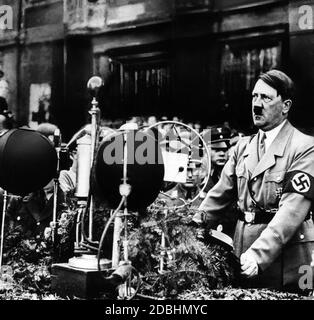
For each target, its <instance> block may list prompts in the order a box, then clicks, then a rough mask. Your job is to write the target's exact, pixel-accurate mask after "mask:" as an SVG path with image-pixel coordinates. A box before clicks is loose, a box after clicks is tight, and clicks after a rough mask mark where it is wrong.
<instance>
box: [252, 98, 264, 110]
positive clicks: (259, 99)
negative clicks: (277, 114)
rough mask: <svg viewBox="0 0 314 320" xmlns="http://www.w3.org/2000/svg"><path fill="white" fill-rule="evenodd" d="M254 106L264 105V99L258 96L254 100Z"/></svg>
mask: <svg viewBox="0 0 314 320" xmlns="http://www.w3.org/2000/svg"><path fill="white" fill-rule="evenodd" d="M253 106H256V107H262V106H263V103H262V99H261V97H260V96H257V97H256V98H255V99H254V101H253Z"/></svg>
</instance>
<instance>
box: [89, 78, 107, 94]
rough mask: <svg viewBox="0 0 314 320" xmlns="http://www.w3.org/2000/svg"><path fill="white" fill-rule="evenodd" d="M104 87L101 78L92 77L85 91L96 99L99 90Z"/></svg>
mask: <svg viewBox="0 0 314 320" xmlns="http://www.w3.org/2000/svg"><path fill="white" fill-rule="evenodd" d="M103 85H104V82H103V80H102V78H100V77H97V76H94V77H91V78H90V79H89V80H88V82H87V89H88V90H89V92H90V93H91V95H92V96H93V97H96V96H97V94H98V91H99V89H100V88H101V87H102V86H103Z"/></svg>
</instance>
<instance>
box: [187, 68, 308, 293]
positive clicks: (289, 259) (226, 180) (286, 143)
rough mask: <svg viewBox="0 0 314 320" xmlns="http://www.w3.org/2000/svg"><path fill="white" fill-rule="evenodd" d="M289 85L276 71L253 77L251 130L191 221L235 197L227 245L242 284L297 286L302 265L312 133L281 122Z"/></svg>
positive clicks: (212, 214) (205, 218)
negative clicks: (236, 210)
mask: <svg viewBox="0 0 314 320" xmlns="http://www.w3.org/2000/svg"><path fill="white" fill-rule="evenodd" d="M293 87H294V85H293V82H292V80H291V79H290V78H289V77H288V76H287V75H286V74H285V73H283V72H281V71H278V70H271V71H269V72H267V73H265V74H262V75H260V77H259V79H258V81H257V83H256V85H255V87H254V89H253V94H252V115H253V121H254V125H255V126H256V127H257V128H258V129H259V131H258V133H257V134H256V135H254V136H252V137H244V138H242V139H240V141H239V142H238V144H237V145H236V147H235V149H234V152H233V154H232V156H231V157H230V159H229V160H228V162H227V164H226V165H225V167H224V169H223V171H222V174H221V177H220V180H219V182H218V183H217V184H216V185H215V187H214V188H213V189H211V190H210V191H209V192H208V194H207V196H206V198H205V200H204V201H203V203H202V204H201V206H200V207H199V209H200V211H199V212H198V213H197V214H195V216H194V218H193V219H194V221H195V222H197V223H199V224H202V223H207V224H208V225H209V226H210V227H213V226H215V225H216V224H217V223H219V217H220V216H221V213H224V211H225V209H226V208H227V207H228V206H229V205H230V203H232V202H233V201H234V200H235V199H236V200H237V203H238V207H239V219H238V221H237V225H236V230H235V234H234V248H235V254H236V255H237V256H238V257H239V258H240V263H241V270H242V276H243V279H244V284H245V285H248V286H254V287H269V288H276V289H284V290H289V291H300V290H303V289H306V288H305V287H304V286H303V285H302V281H300V279H301V277H302V273H301V272H300V266H302V265H305V266H310V264H311V260H312V259H311V253H312V250H313V249H314V225H313V220H312V214H311V204H312V200H313V196H314V179H313V176H314V138H313V137H310V136H306V135H304V134H302V133H301V132H300V131H298V130H297V129H296V128H294V127H293V126H292V125H291V124H290V122H289V121H288V120H287V117H288V113H289V110H290V108H291V105H292V95H293ZM311 286H312V283H310V285H309V287H310V288H311ZM309 287H308V288H309Z"/></svg>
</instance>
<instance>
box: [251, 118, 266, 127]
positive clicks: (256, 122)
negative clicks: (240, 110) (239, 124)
mask: <svg viewBox="0 0 314 320" xmlns="http://www.w3.org/2000/svg"><path fill="white" fill-rule="evenodd" d="M253 123H254V125H255V126H256V127H258V128H261V127H263V126H264V125H265V123H264V121H263V120H262V119H261V118H260V117H258V116H254V117H253Z"/></svg>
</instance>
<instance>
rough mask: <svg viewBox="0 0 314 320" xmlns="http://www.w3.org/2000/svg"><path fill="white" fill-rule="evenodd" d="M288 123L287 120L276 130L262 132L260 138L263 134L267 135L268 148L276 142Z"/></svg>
mask: <svg viewBox="0 0 314 320" xmlns="http://www.w3.org/2000/svg"><path fill="white" fill-rule="evenodd" d="M286 121H287V119H285V120H284V121H283V122H282V123H281V124H280V125H278V126H277V127H275V128H274V129H271V130H269V131H263V130H260V136H261V134H262V133H263V132H265V134H266V140H265V143H266V148H267V147H269V146H270V145H271V143H272V142H273V141H274V139H275V138H276V136H277V134H278V133H279V131H280V130H281V128H282V127H283V126H284V124H285V123H286Z"/></svg>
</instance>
